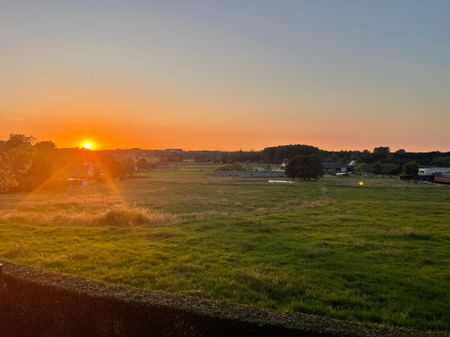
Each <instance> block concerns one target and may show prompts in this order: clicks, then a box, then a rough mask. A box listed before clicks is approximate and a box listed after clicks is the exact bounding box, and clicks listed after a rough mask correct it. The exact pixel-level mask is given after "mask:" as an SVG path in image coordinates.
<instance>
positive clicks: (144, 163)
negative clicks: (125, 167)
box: [136, 158, 150, 171]
mask: <svg viewBox="0 0 450 337" xmlns="http://www.w3.org/2000/svg"><path fill="white" fill-rule="evenodd" d="M136 168H137V169H138V171H146V170H148V169H149V168H150V163H149V162H148V160H147V159H145V158H140V159H138V161H136Z"/></svg>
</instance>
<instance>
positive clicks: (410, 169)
mask: <svg viewBox="0 0 450 337" xmlns="http://www.w3.org/2000/svg"><path fill="white" fill-rule="evenodd" d="M403 173H404V174H406V175H407V176H416V175H417V174H418V173H419V165H417V163H416V162H415V161H410V162H409V163H406V164H405V165H403Z"/></svg>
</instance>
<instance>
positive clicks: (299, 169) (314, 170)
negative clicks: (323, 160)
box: [286, 154, 323, 180]
mask: <svg viewBox="0 0 450 337" xmlns="http://www.w3.org/2000/svg"><path fill="white" fill-rule="evenodd" d="M286 175H287V176H288V177H289V178H292V179H294V180H295V179H296V178H300V179H303V180H311V179H318V178H320V177H322V176H323V171H322V165H321V164H320V158H319V156H318V155H315V154H309V155H300V156H296V157H294V158H292V159H291V160H289V163H288V164H287V166H286Z"/></svg>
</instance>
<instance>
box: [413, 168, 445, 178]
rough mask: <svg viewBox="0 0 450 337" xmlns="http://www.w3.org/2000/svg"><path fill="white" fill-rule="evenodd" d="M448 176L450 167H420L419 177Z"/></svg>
mask: <svg viewBox="0 0 450 337" xmlns="http://www.w3.org/2000/svg"><path fill="white" fill-rule="evenodd" d="M439 175H443V176H450V167H420V168H419V176H439Z"/></svg>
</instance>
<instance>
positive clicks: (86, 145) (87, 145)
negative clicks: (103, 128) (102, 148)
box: [80, 140, 95, 150]
mask: <svg viewBox="0 0 450 337" xmlns="http://www.w3.org/2000/svg"><path fill="white" fill-rule="evenodd" d="M80 148H81V149H85V150H94V149H95V144H94V142H93V141H91V140H83V141H82V142H81V144H80Z"/></svg>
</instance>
